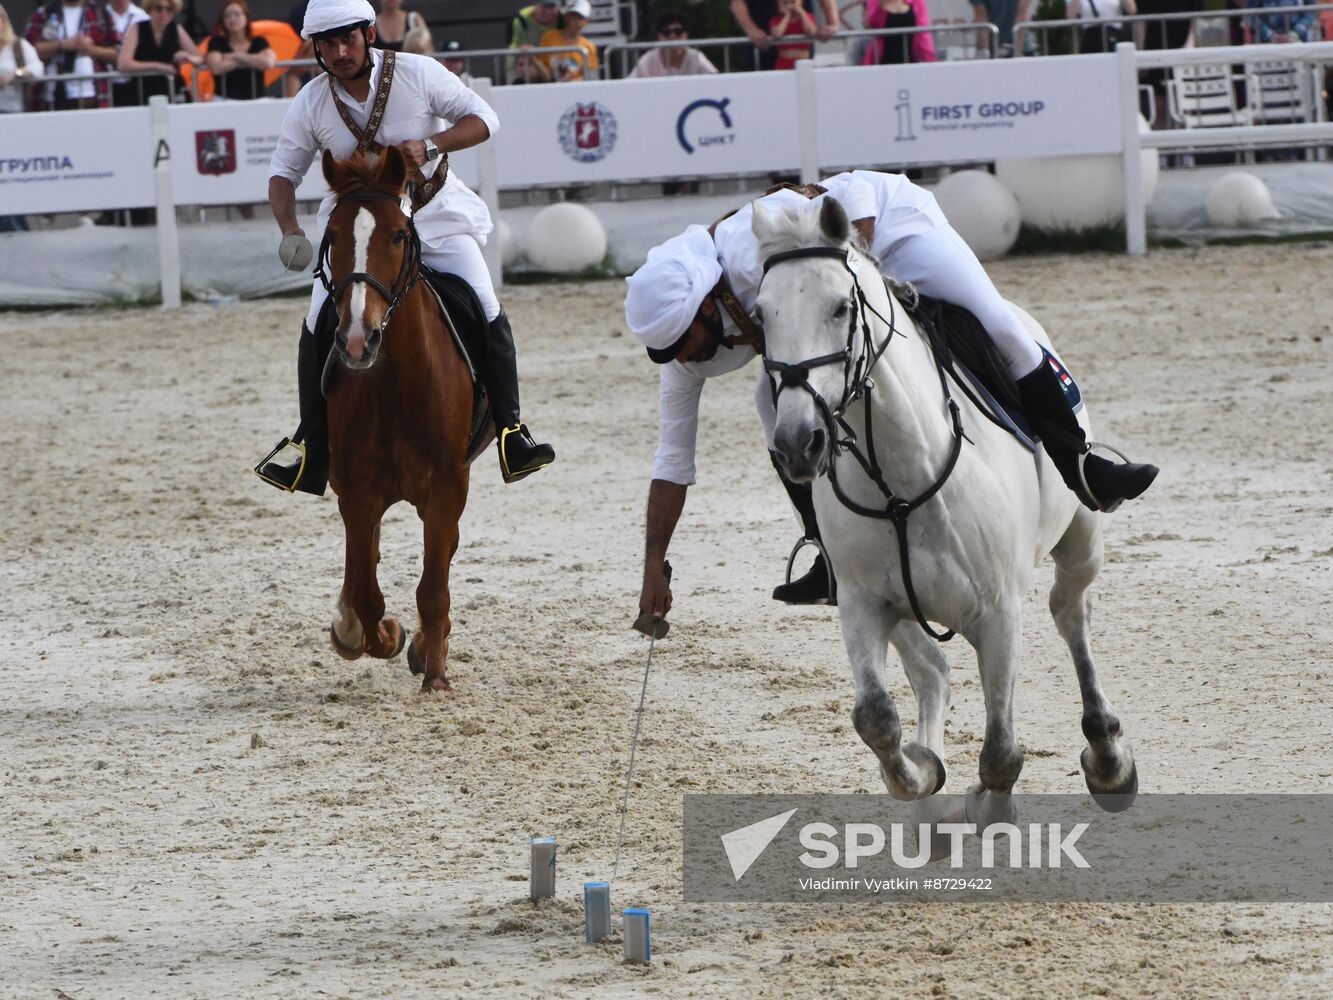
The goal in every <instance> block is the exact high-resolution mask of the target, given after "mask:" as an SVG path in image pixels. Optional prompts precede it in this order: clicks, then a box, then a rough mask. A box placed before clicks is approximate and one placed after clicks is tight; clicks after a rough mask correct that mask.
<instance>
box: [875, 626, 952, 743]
mask: <svg viewBox="0 0 1333 1000" xmlns="http://www.w3.org/2000/svg"><path fill="white" fill-rule="evenodd" d="M889 641H890V642H891V643H893V648H894V649H896V650H897V651H898V657H899V659H901V660H902V663H903V672H904V673H906V674H907V680H908V683H910V684H911V685H912V693H913V694H915V695H916V713H917V714H916V738H917V742H918V743H922V744H925V745H926V746H927V747H929V748H930V749H931V751H932V752H933V753H934V754H935V756H937V757H938V758H939V759H940V760H944V714H945V713H946V712H947V711H948V710H949V661H948V660H946V659H945V658H944V654H943V653H942V652H940V647H939V644H938V643H936V642H935V640H934V639H932V638H931V637H930V636H928V635H926V633H925V632H924V631H922V629H921V626H920V625H918V624H917V623H916V622H915V621H914V620H903V621H900V622H899V623H898V626H897V627H896V628H895V629H894V630H893V631H892V632H891V633H889Z"/></svg>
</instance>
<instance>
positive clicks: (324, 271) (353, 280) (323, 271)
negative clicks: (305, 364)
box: [315, 191, 421, 330]
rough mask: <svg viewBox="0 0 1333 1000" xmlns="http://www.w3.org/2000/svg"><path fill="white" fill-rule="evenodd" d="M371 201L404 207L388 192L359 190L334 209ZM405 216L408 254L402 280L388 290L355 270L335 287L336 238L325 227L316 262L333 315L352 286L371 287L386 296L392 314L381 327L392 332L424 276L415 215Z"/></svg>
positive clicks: (402, 269) (399, 271) (404, 255)
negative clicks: (333, 254)
mask: <svg viewBox="0 0 1333 1000" xmlns="http://www.w3.org/2000/svg"><path fill="white" fill-rule="evenodd" d="M370 201H389V202H393V204H394V205H396V206H398V207H399V208H400V210H401V207H402V201H401V199H400V198H399V196H398V195H394V194H390V193H389V192H387V191H355V192H352V193H351V194H346V195H343V196H342V197H341V198H339V199H338V201H337V202H336V203H335V204H334V206H333V210H334V211H335V212H336V211H337V210H338V206H339V205H342V204H343V202H370ZM403 214H404V216H405V217H406V218H407V232H408V245H407V252H406V253H404V254H403V263H402V266H401V267H399V269H398V277H397V278H395V279H394V283H393V287H392V288H385V287H384V282H382V281H380V279H379V278H377V277H375V276H374V275H373V274H368V273H367V272H365V271H353V272H352V273H351V274H349V275H347V276H346V277H345V278H343V279H342V280H341V281H339V282H338V283H337V284H336V285H335V284H334V283H333V281H332V280H331V278H330V277H329V275H330V274H331V273H332V270H333V261H332V259H331V252H332V251H331V248H332V245H333V244H332V239H331V237H332V236H333V231H332V229H330V228H329V227H328V226H325V227H324V239H323V240H322V241H321V242H320V244H319V259H318V261H317V263H316V267H315V272H316V273H317V274H318V275H319V280H320V281H321V282H322V283H323V285H324V289H325V291H327V292H328V293H329V297H330V298H331V299H333V312H334V315H335V316H337V314H338V301H339V299H340V298H341V297H342V293H343V292H344V291H346V289H347V288H348V286H350V285H354V284H357V283H360V284H363V285H369V286H370V287H371V288H373V289H375V291H377V292H379V294H380V295H382V296H383V297H384V301H385V302H387V303H388V304H389V308H388V311H387V312H385V314H384V320H383V322H382V323H381V325H380V329H381V330H388V328H389V321H390V320H392V319H393V314H394V313H395V312H396V311H397V310H398V307H399V306H400V305H402V304H403V301H404V300H405V299H406V298H407V293H408V292H410V291H411V290H412V288H413V286H414V285H415V284H416V283H417V279H418V278H419V277H420V276H421V238H420V237H419V236H417V227H416V224H415V223H414V222H413V220H412V216H411V215H408V214H407V213H406V212H404V213H403ZM330 217H332V213H330ZM338 322H339V325H341V323H342V318H341V317H338Z"/></svg>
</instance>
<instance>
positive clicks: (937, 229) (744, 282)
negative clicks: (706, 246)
mask: <svg viewBox="0 0 1333 1000" xmlns="http://www.w3.org/2000/svg"><path fill="white" fill-rule="evenodd" d="M819 183H820V185H821V186H822V187H823V188H825V189H826V190H827V191H828V193H829V195H830V196H832V197H834V198H837V199H838V200H839V201H840V202H842V205H843V208H844V209H846V211H847V217H848V218H849V219H850V220H852V221H856V220H857V219H874V220H875V224H874V231H873V234H872V237H871V248H870V249H871V253H872V254H873V255H874V256H875V258H876V259H877V260H878V262H879V266H880V269H881V271H883V272H884V273H885V274H891V275H893V276H894V277H896V278H898V279H899V280H903V281H910V282H912V283H913V284H915V285H917V287H918V288H920V289H921V290H922V291H923V292H925V293H926V294H927V295H933V296H936V297H937V298H941V299H945V300H946V301H949V302H955V303H957V304H958V305H961V306H964V307H966V308H968V309H970V310H971V311H972V312H973V314H975V315H976V317H977V319H979V320H980V321H981V323H982V325H983V326H984V327H985V328H986V330H987V332H989V333H990V335H991V337H992V338H993V339H994V341H995V343H996V346H997V347H998V348H999V349H1000V353H1001V356H1002V357H1003V358H1004V360H1005V362H1006V364H1007V366H1008V368H1009V370H1010V372H1011V373H1012V374H1013V375H1014V376H1015V377H1021V376H1022V375H1025V374H1027V373H1028V372H1030V371H1032V369H1033V368H1035V367H1036V366H1037V365H1038V364H1039V363H1040V362H1041V352H1040V348H1038V347H1037V344H1036V342H1035V341H1034V340H1033V339H1032V336H1031V334H1029V333H1028V332H1027V330H1026V328H1025V327H1024V325H1023V322H1022V319H1021V318H1020V316H1019V315H1018V313H1017V312H1015V311H1014V309H1013V308H1012V307H1011V306H1010V305H1009V304H1008V303H1007V302H1005V300H1004V299H1003V298H1002V297H1001V296H1000V293H999V292H998V291H996V289H995V286H994V285H993V284H992V283H991V280H990V278H989V277H988V276H987V275H986V272H985V269H984V268H983V267H982V266H981V264H980V263H979V262H978V261H977V258H976V255H975V254H973V253H972V251H971V250H969V249H968V247H967V244H966V243H964V242H963V240H962V239H961V238H960V237H959V236H958V234H957V233H956V232H954V230H953V227H952V226H950V225H949V222H948V220H947V219H946V218H945V217H944V213H943V212H941V211H940V208H939V205H937V204H936V203H935V196H934V195H932V194H931V193H930V192H929V191H927V190H925V189H924V188H920V187H917V186H916V185H915V184H913V183H912V182H911V181H909V180H908V179H907V178H906V177H903V176H902V175H901V174H883V173H879V172H877V171H873V170H853V171H850V172H847V173H841V174H836V175H834V176H833V177H829V178H827V179H826V180H822V181H820V182H819ZM760 200H761V201H763V203H764V205H765V206H766V207H771V208H772V207H778V206H781V205H782V204H783V203H793V202H804V201H805V200H806V199H805V196H804V195H801V194H798V193H797V192H794V191H785V190H784V191H777V192H774V193H773V194H771V195H767V196H766V197H764V198H762V199H760ZM753 216H754V208H753V203H751V204H749V205H746V206H745V207H744V208H742V209H741V210H740V211H739V212H737V213H736V214H735V215H733V216H731V217H730V218H728V219H726V220H725V221H723V222H721V223H719V224H718V227H717V230H716V232H715V233H714V235H713V242H714V245H715V247H716V250H717V255H718V260H719V261H720V262H721V264H722V272H723V274H725V275H726V277H727V281H728V282H729V283H730V285H731V289H732V291H733V292H735V293H736V298H737V299H738V300H739V301H740V304H741V306H742V307H743V308H744V309H745V311H746V312H747V313H748V312H751V311H753V309H754V306H755V302H756V300H757V299H758V297H759V285H760V282H762V281H763V279H764V262H763V260H762V258H761V257H760V256H759V241H758V240H756V239H755V236H754V232H753V231H752V229H751V224H752V220H753ZM723 316H724V321H723V322H724V326H725V327H726V330H727V334H728V336H734V335H735V334H736V330H735V329H734V327H733V325H732V323H731V320H730V318H729V317H726V314H725V312H724V313H723ZM755 356H756V355H755V352H754V351H753V350H751V349H750V348H748V347H745V348H735V349H733V350H730V351H728V350H726V349H720V350H719V351H718V353H717V355H716V356H715V357H713V359H712V360H710V361H707V362H704V363H702V364H697V363H682V362H679V361H672V362H670V363H669V364H666V365H663V366H662V373H661V393H660V414H659V420H660V423H659V439H658V447H657V459H656V461H655V463H654V466H653V478H655V479H665V480H667V481H668V482H673V483H680V484H682V485H690V484H692V483H693V482H694V474H695V468H694V454H695V439H696V436H697V432H698V426H699V397H700V394H701V393H702V391H703V384H704V380H705V379H708V378H712V377H713V376H715V375H723V374H726V373H727V372H731V371H735V370H736V369H738V368H741V367H743V366H744V365H746V364H747V363H748V362H749V361H750V359H751V358H753V357H755ZM755 405H756V407H757V408H758V410H759V418H760V420H761V421H762V423H763V425H764V436H765V439H766V442H767V444H768V445H769V447H770V448H771V447H772V444H773V423H774V419H775V414H774V411H773V402H772V395H771V393H770V391H769V386H768V384H767V378H766V376H764V375H763V373H761V374H760V378H759V385H758V386H757V387H756V392H755Z"/></svg>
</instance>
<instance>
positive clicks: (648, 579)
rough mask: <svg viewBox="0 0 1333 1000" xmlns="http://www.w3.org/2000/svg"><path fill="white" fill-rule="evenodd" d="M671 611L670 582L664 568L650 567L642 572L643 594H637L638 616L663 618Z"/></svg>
mask: <svg viewBox="0 0 1333 1000" xmlns="http://www.w3.org/2000/svg"><path fill="white" fill-rule="evenodd" d="M670 611H671V581H670V580H668V579H667V575H666V573H665V571H664V568H663V567H661V566H652V567H649V568H647V569H645V570H644V571H643V592H642V593H640V594H639V614H641V615H658V616H659V617H662V618H665V617H666V616H667V614H668V613H669V612H670Z"/></svg>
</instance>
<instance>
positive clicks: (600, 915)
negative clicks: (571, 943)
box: [583, 882, 611, 944]
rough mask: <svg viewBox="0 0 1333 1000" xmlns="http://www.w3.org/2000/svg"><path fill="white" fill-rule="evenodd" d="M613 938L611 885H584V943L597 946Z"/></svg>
mask: <svg viewBox="0 0 1333 1000" xmlns="http://www.w3.org/2000/svg"><path fill="white" fill-rule="evenodd" d="M610 936H611V883H610V882H584V883H583V943H584V944H596V943H597V942H598V941H605V940H606V939H607V938H608V937H610Z"/></svg>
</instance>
